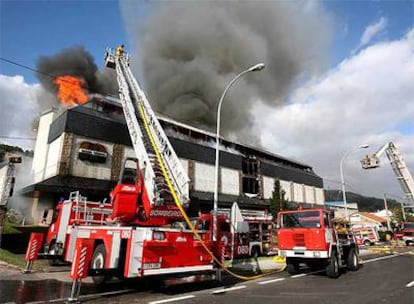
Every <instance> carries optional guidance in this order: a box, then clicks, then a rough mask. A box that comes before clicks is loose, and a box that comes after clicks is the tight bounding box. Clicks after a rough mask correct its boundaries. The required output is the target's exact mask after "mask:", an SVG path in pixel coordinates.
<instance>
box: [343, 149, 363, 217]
mask: <svg viewBox="0 0 414 304" xmlns="http://www.w3.org/2000/svg"><path fill="white" fill-rule="evenodd" d="M368 147H369V145H361V146H359V147H357V148H358V149H366V148H368ZM352 151H353V150H349V151H348V152H346V153H345V154H344V156H343V157H342V159H341V163H340V165H339V171H340V173H341V184H342V198H343V201H344V207H345V217H346V219H347V220H350V219H349V215H348V204H347V202H346V192H345V181H344V170H343V168H342V167H343V165H344V160H345V158H346V157H347V156H348V154H349V153H351V152H352Z"/></svg>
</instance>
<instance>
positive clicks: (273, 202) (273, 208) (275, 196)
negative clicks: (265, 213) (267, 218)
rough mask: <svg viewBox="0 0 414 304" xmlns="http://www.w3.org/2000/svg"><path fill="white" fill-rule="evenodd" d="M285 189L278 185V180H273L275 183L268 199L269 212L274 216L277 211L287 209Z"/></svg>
mask: <svg viewBox="0 0 414 304" xmlns="http://www.w3.org/2000/svg"><path fill="white" fill-rule="evenodd" d="M285 194H286V192H285V190H283V189H282V187H281V186H280V180H279V179H276V180H275V185H274V188H273V192H272V198H271V199H270V213H271V214H272V215H273V216H274V217H275V218H276V217H277V214H278V213H279V211H282V210H286V209H287V207H288V206H287V201H286V199H285Z"/></svg>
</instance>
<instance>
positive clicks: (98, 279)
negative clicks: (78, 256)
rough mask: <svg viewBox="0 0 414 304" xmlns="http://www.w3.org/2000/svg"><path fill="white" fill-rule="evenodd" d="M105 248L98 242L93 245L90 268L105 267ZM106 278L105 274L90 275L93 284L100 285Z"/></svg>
mask: <svg viewBox="0 0 414 304" xmlns="http://www.w3.org/2000/svg"><path fill="white" fill-rule="evenodd" d="M105 260H106V249H105V245H104V244H99V245H98V246H96V247H95V250H94V251H93V255H92V259H91V269H103V268H105ZM107 279H108V277H107V276H105V275H95V276H92V281H93V283H94V284H95V285H102V284H104V283H105V282H106V280H107Z"/></svg>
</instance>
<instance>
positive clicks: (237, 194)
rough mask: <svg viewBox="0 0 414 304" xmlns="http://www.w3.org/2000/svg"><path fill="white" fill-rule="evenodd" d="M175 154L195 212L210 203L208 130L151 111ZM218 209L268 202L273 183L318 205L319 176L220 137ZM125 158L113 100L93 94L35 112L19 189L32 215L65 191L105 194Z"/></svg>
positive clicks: (122, 126) (129, 151) (126, 139)
mask: <svg viewBox="0 0 414 304" xmlns="http://www.w3.org/2000/svg"><path fill="white" fill-rule="evenodd" d="M159 120H160V123H161V125H162V127H163V128H164V130H165V132H166V134H167V136H168V138H169V140H170V142H171V144H172V146H173V148H174V150H175V152H176V153H177V156H178V157H179V159H180V161H181V162H182V164H183V167H184V168H185V170H186V171H187V174H188V176H189V177H190V180H191V184H190V198H191V205H190V210H189V212H190V213H192V214H196V212H197V211H199V210H202V211H203V212H208V211H210V210H211V209H212V208H213V192H214V163H215V134H212V133H209V132H206V131H203V130H201V129H198V128H194V127H192V126H188V125H185V124H181V123H179V122H176V121H174V120H171V119H169V118H165V117H159ZM220 150H221V154H220V171H219V172H220V174H219V207H220V208H226V207H229V206H231V204H232V203H233V202H235V201H237V202H238V203H239V205H240V206H241V207H242V208H245V209H260V210H265V209H268V208H269V200H270V198H271V197H272V192H273V190H274V185H275V181H276V180H279V181H280V185H281V188H282V189H283V190H284V192H285V199H286V200H287V201H289V202H291V203H305V204H323V202H324V194H323V181H322V178H320V177H319V176H318V175H316V174H315V173H314V172H313V170H312V168H311V167H310V166H308V165H306V164H303V163H300V162H297V161H293V160H290V159H288V158H285V157H282V156H279V155H276V154H272V153H269V152H267V151H263V150H260V149H257V148H255V147H250V146H247V145H243V144H239V143H236V142H231V141H228V140H225V139H224V140H222V141H221V147H220ZM125 157H135V155H134V150H133V148H132V144H131V140H130V136H129V133H128V129H127V126H126V122H125V120H124V116H123V114H122V108H121V107H120V104H119V103H117V101H116V99H113V98H108V97H102V96H101V97H99V96H97V95H95V96H94V97H93V98H92V101H91V102H89V103H87V104H85V105H83V106H77V107H72V108H69V109H64V110H60V111H59V110H57V109H52V110H49V111H46V112H44V113H43V114H42V116H41V118H40V122H39V128H38V135H37V140H36V146H35V152H34V158H33V168H32V169H33V174H34V183H33V184H31V185H29V186H27V187H25V188H24V189H23V192H24V193H26V194H27V195H31V196H32V197H33V208H32V210H33V212H32V213H33V214H32V216H33V219H34V221H35V222H37V221H39V220H40V217H41V215H42V214H43V210H40V208H39V207H37V206H38V204H39V202H42V206H44V205H48V206H50V207H53V206H54V205H55V204H56V203H57V202H58V201H59V200H60V199H61V198H62V197H63V198H67V197H68V195H69V193H70V192H71V191H80V192H81V194H82V195H84V196H87V197H88V199H93V200H102V199H104V198H106V197H108V195H109V192H110V190H111V188H112V187H113V186H114V185H115V184H116V182H117V179H118V176H119V173H120V170H121V163H122V160H123V159H124V158H125Z"/></svg>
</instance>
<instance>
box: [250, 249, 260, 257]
mask: <svg viewBox="0 0 414 304" xmlns="http://www.w3.org/2000/svg"><path fill="white" fill-rule="evenodd" d="M259 251H260V250H259V248H258V247H253V248H252V252H251V253H250V256H251V257H252V258H255V259H257V258H258V257H259V255H260V252H259Z"/></svg>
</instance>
